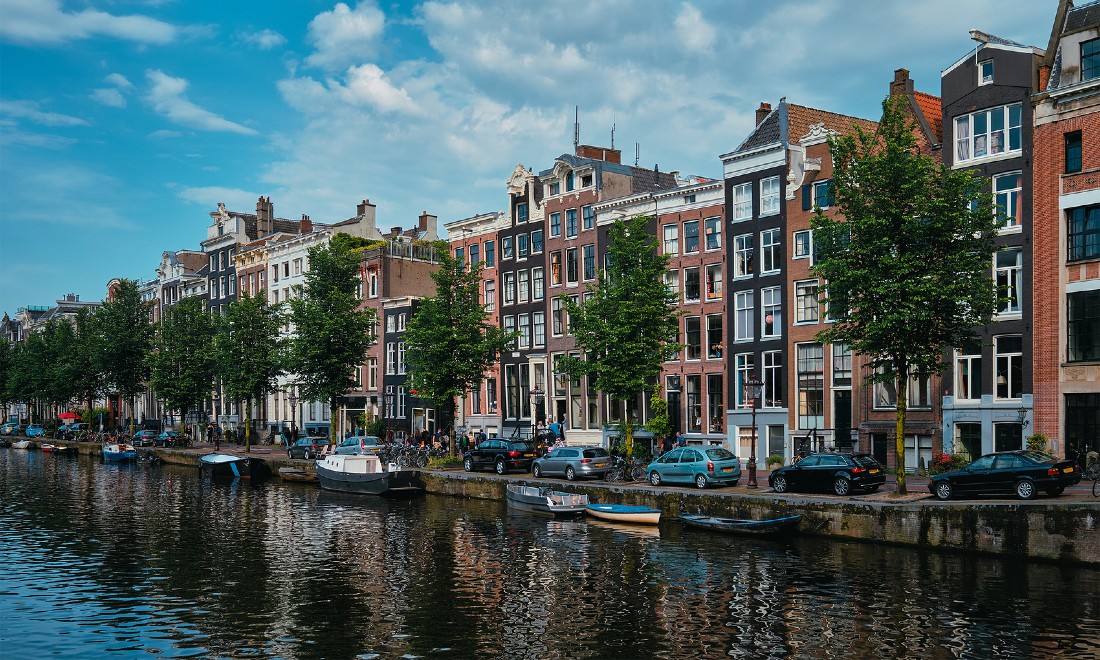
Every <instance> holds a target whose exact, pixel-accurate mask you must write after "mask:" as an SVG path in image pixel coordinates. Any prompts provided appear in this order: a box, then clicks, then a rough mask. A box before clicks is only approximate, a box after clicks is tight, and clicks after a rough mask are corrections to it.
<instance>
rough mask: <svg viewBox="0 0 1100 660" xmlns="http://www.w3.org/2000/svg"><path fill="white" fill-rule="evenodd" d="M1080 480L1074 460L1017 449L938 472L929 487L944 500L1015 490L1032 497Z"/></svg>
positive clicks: (1056, 491) (1053, 493) (1057, 492)
mask: <svg viewBox="0 0 1100 660" xmlns="http://www.w3.org/2000/svg"><path fill="white" fill-rule="evenodd" d="M1079 481H1081V470H1080V467H1079V466H1078V465H1077V464H1076V463H1075V462H1074V461H1072V460H1068V459H1062V458H1056V457H1054V456H1051V455H1050V454H1046V453H1044V452H1041V451H1031V450H1016V451H1002V452H995V453H992V454H986V455H985V456H982V457H981V458H979V459H978V460H976V461H974V462H973V463H971V464H970V465H967V466H966V467H964V468H963V469H961V470H955V471H954V472H945V473H943V474H937V475H935V476H934V477H932V480H931V481H929V482H928V490H930V491H931V492H932V494H933V495H935V496H936V497H938V498H939V499H941V500H949V499H951V498H952V497H954V496H955V495H986V494H1012V493H1014V494H1015V495H1016V497H1019V498H1020V499H1021V500H1030V499H1032V498H1033V497H1035V494H1036V493H1037V492H1039V491H1043V492H1045V493H1046V494H1047V495H1050V496H1051V497H1055V496H1058V495H1061V494H1062V491H1064V490H1065V489H1066V486H1072V485H1073V484H1075V483H1077V482H1079Z"/></svg>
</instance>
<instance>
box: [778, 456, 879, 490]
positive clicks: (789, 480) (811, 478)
mask: <svg viewBox="0 0 1100 660" xmlns="http://www.w3.org/2000/svg"><path fill="white" fill-rule="evenodd" d="M884 483H886V470H885V469H883V467H882V464H881V463H879V462H878V461H876V460H875V458H874V457H873V456H871V455H870V454H836V453H829V452H826V453H821V454H809V455H808V456H806V457H805V458H803V459H802V460H800V461H798V462H797V463H795V464H794V465H784V466H783V467H781V468H778V469H776V470H773V471H772V472H771V474H769V475H768V485H769V486H771V487H772V488H774V489H775V492H777V493H786V492H787V491H792V490H796V491H819V492H829V491H832V492H833V493H836V494H837V495H848V494H849V493H852V492H854V491H857V490H862V491H865V492H868V493H873V492H875V491H876V490H878V489H879V488H881V487H882V485H883V484H884Z"/></svg>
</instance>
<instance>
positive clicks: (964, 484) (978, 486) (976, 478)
mask: <svg viewBox="0 0 1100 660" xmlns="http://www.w3.org/2000/svg"><path fill="white" fill-rule="evenodd" d="M993 459H994V456H993V455H992V454H990V455H988V456H982V457H981V458H979V459H978V460H976V461H974V462H973V463H971V464H970V465H969V466H968V467H967V468H966V469H965V470H963V471H962V472H960V473H959V476H957V477H955V490H956V491H958V492H960V493H965V492H969V491H973V490H984V489H985V488H987V487H988V486H989V482H990V479H992V476H991V475H990V473H991V472H992V468H993Z"/></svg>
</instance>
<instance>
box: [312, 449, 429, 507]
mask: <svg viewBox="0 0 1100 660" xmlns="http://www.w3.org/2000/svg"><path fill="white" fill-rule="evenodd" d="M386 467H387V466H383V465H382V462H381V461H380V460H378V457H377V456H375V455H373V454H330V455H328V456H326V457H325V458H324V459H323V460H320V461H317V462H315V463H314V469H315V470H316V471H317V479H318V480H319V481H320V482H321V488H324V489H325V490H335V491H339V492H341V493H362V494H364V495H384V496H387V497H411V496H414V495H420V494H422V493H423V492H424V484H423V483H422V482H421V481H420V473H419V472H417V471H416V470H392V471H391V470H388V469H386Z"/></svg>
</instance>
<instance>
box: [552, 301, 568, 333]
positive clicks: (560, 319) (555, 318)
mask: <svg viewBox="0 0 1100 660" xmlns="http://www.w3.org/2000/svg"><path fill="white" fill-rule="evenodd" d="M562 307H563V304H562V300H561V298H553V299H552V300H551V301H550V322H551V323H552V324H553V325H552V326H551V332H553V334H554V336H555V337H560V336H562V334H563V333H564V332H565V323H564V314H562Z"/></svg>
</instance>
